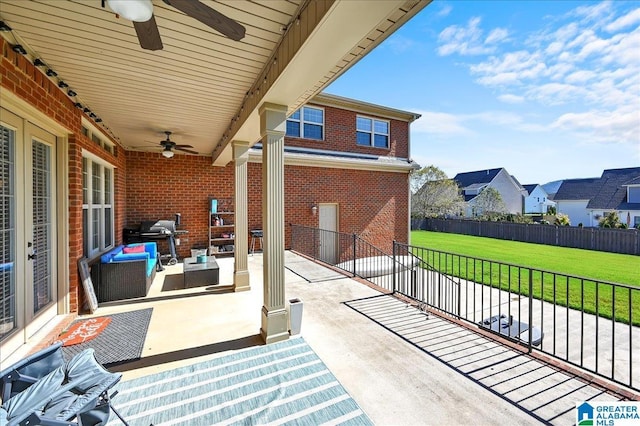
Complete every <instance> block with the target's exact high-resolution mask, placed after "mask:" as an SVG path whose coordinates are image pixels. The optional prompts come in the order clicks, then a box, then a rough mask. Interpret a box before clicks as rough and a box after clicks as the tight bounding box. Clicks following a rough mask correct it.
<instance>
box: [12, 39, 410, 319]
mask: <svg viewBox="0 0 640 426" xmlns="http://www.w3.org/2000/svg"><path fill="white" fill-rule="evenodd" d="M0 43H1V45H0V48H1V51H2V63H1V64H0V87H1V88H2V90H9V91H11V92H13V93H15V94H16V95H17V96H18V97H20V98H22V99H24V100H25V101H27V102H29V103H30V104H32V105H33V106H35V107H36V108H37V109H39V110H40V111H42V112H43V113H44V114H46V115H47V116H49V117H52V118H53V119H54V120H56V121H57V122H58V123H60V124H61V125H62V126H64V127H65V128H67V129H70V130H71V133H70V134H69V135H68V137H69V147H68V148H69V152H68V155H69V256H70V259H69V270H70V279H69V289H70V300H71V312H78V310H79V301H80V300H82V297H83V295H82V292H81V286H79V280H78V275H77V260H78V259H79V258H80V257H81V256H82V150H83V149H85V150H88V151H90V152H92V153H93V154H95V155H97V156H98V157H100V158H102V159H104V160H106V161H107V162H109V163H111V164H113V165H114V166H115V167H116V169H115V176H114V185H115V204H116V209H115V224H114V226H115V231H116V244H119V243H121V242H122V232H121V231H122V229H123V228H125V227H129V226H133V225H137V224H139V223H140V221H142V220H151V219H173V217H174V215H175V213H178V212H179V213H181V215H182V223H183V228H184V229H186V230H188V231H189V234H188V235H187V236H185V237H183V238H182V244H181V246H180V247H179V251H178V253H179V255H180V256H186V255H188V254H189V249H190V248H191V247H194V246H200V247H206V246H207V244H208V228H207V227H208V215H207V212H208V200H209V197H211V196H214V197H216V198H219V199H222V198H228V199H232V198H233V196H234V177H233V164H230V165H228V166H227V167H224V168H219V167H213V166H211V165H210V164H211V160H210V158H208V157H195V156H184V155H176V156H175V157H174V158H172V159H166V158H164V157H162V156H161V155H159V154H158V153H138V152H125V151H124V150H123V149H122V148H121V147H119V146H117V145H116V151H115V153H114V154H110V153H108V152H105V151H104V150H103V149H102V148H100V147H99V146H97V145H96V144H95V143H93V142H92V141H91V140H89V139H88V138H87V137H86V136H84V135H82V132H81V117H82V112H81V111H80V110H79V109H77V108H75V107H74V105H73V102H72V100H71V99H70V98H69V97H67V96H66V94H65V93H64V92H63V91H61V90H60V89H59V88H58V87H57V85H56V82H55V80H53V79H50V78H49V77H47V76H45V75H44V74H43V73H42V71H41V70H40V69H38V68H36V67H34V66H33V65H32V64H31V63H30V62H29V61H27V60H26V59H25V58H24V57H23V56H21V55H18V54H16V53H14V52H13V51H12V50H11V49H10V47H9V46H8V44H7V43H6V41H5V40H4V39H1V38H0ZM355 116H356V114H355V113H353V112H351V111H347V110H342V109H338V108H330V107H325V132H326V141H324V142H318V141H309V140H303V139H296V138H287V139H286V144H287V145H295V146H306V147H311V148H320V149H330V150H338V151H349V152H360V153H366V154H374V155H389V156H398V157H406V156H407V152H408V147H407V146H408V145H407V143H408V123H405V122H401V121H395V120H391V138H390V139H391V141H390V148H389V149H379V148H366V147H359V146H357V145H356V144H355ZM105 136H107V135H105ZM260 167H261V166H260V165H259V164H249V212H248V214H249V229H254V228H261V227H262V226H261V189H262V185H261V173H260V170H261V169H260ZM407 188H408V175H407V174H403V173H383V172H370V171H357V170H340V169H323V168H310V167H298V166H287V167H286V170H285V212H286V215H285V223H286V224H289V223H296V224H303V225H309V226H317V225H318V223H317V220H318V218H317V216H313V215H312V214H311V204H312V203H314V202H316V203H338V205H339V227H340V231H341V232H347V233H357V234H360V235H361V236H363V237H364V238H366V239H367V240H369V241H370V242H372V243H374V244H377V245H380V246H381V247H382V248H384V249H390V245H391V241H392V240H393V239H397V240H399V241H403V242H406V238H407V233H408V229H407V226H408V220H407V218H408V213H407V212H408V198H407ZM285 229H286V237H287V240H286V245H287V247H289V241H290V235H289V233H290V229H289V227H288V226H287V227H286V228H285ZM163 243H164V242H163ZM161 250H164V251H165V252H166V246H165V247H163V246H161Z"/></svg>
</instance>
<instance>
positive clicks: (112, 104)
mask: <svg viewBox="0 0 640 426" xmlns="http://www.w3.org/2000/svg"><path fill="white" fill-rule="evenodd" d="M152 1H153V6H154V15H155V19H156V22H157V24H158V28H159V31H160V35H161V37H162V42H163V44H164V49H163V50H159V51H148V50H144V49H142V48H141V47H140V45H139V44H138V39H137V37H136V33H135V30H134V28H133V25H132V23H131V22H129V21H127V20H125V19H123V18H118V17H117V16H116V15H115V14H114V13H113V12H112V11H111V10H110V9H108V8H102V7H101V0H64V1H63V0H32V1H25V0H1V1H0V19H1V20H3V21H4V22H6V23H7V24H8V25H10V26H11V27H12V29H13V31H12V32H11V33H1V34H2V36H3V37H5V38H6V39H7V40H8V41H9V42H10V43H19V44H22V45H23V46H25V47H26V48H27V50H28V52H29V58H30V59H31V60H33V59H35V58H40V59H41V60H43V61H44V62H45V63H46V64H47V65H48V66H49V67H50V68H51V69H53V70H55V72H57V74H58V77H57V78H54V80H58V79H59V80H64V81H65V83H67V84H68V85H69V86H70V88H72V89H73V90H74V91H75V92H77V93H78V96H77V99H76V100H77V101H78V102H81V103H82V104H83V105H86V106H87V107H89V108H90V109H91V110H92V111H93V112H94V113H95V114H96V115H97V116H99V117H100V118H102V120H103V123H102V124H101V125H100V126H104V127H105V128H107V129H108V131H109V133H110V134H111V135H112V136H114V137H115V138H116V140H117V141H118V142H119V143H120V144H122V146H124V147H125V148H126V149H131V150H157V151H158V152H160V151H161V147H160V145H159V141H160V140H161V139H163V138H164V134H163V131H165V130H170V131H172V132H174V135H173V136H172V140H174V141H175V142H176V143H184V144H190V145H193V146H194V150H195V151H197V152H199V153H201V154H203V155H210V154H211V153H212V152H214V151H215V148H216V146H218V144H219V143H220V142H221V141H222V140H223V139H224V138H223V135H224V134H225V132H227V133H228V129H229V128H230V126H231V127H233V123H234V117H235V118H236V121H237V120H238V118H237V117H238V116H239V115H240V114H241V109H242V106H243V104H244V102H245V101H246V99H247V93H249V92H250V90H251V89H252V87H255V86H256V82H258V81H259V79H262V78H263V77H264V74H265V72H267V71H268V69H269V66H270V63H271V61H273V56H274V52H276V51H277V48H278V46H279V45H281V44H282V39H283V36H284V35H285V33H286V29H287V28H288V27H289V26H290V25H296V24H299V21H298V22H296V21H297V20H298V18H299V17H300V15H301V13H302V11H303V9H304V8H306V7H307V6H308V5H309V3H307V0H254V1H239V0H201V1H202V3H204V4H206V5H208V6H210V7H212V8H214V9H216V10H218V11H219V12H221V13H223V14H225V15H227V16H228V17H230V18H232V19H234V20H236V21H238V22H239V23H241V24H242V25H244V26H245V27H246V36H245V38H244V39H242V40H241V41H239V42H236V41H233V40H230V39H228V38H226V37H224V36H223V35H222V34H220V33H218V32H216V31H215V30H213V29H211V28H209V27H207V26H205V25H204V24H202V23H200V22H199V21H197V20H195V19H193V18H191V17H189V16H186V15H184V14H183V13H181V12H179V11H178V10H177V9H175V8H173V7H171V6H168V5H166V4H165V3H164V2H162V1H161V0H152ZM312 1H313V2H315V1H320V2H321V3H322V4H324V5H331V4H333V2H332V1H330V0H312ZM393 3H394V6H393V10H394V11H395V13H394V14H392V15H391V16H390V17H388V18H387V19H385V20H384V21H383V22H380V23H379V24H378V25H377V26H376V28H371V33H369V34H367V35H366V36H365V37H364V38H363V39H362V40H363V41H362V43H359V44H358V45H356V46H352V49H350V52H349V54H348V55H347V57H345V58H343V60H341V61H339V62H338V63H336V64H335V65H334V66H333V67H332V69H331V71H330V72H328V73H327V74H326V76H325V77H324V78H323V79H321V80H320V81H314V82H312V84H309V85H308V89H307V90H306V91H305V92H304V93H300V94H299V96H298V97H297V99H296V102H294V103H295V104H297V105H299V104H302V103H304V101H306V100H307V99H308V98H310V97H311V96H313V95H315V94H316V93H318V92H319V91H320V90H322V89H323V88H324V87H326V85H328V84H329V83H330V82H331V81H333V80H334V79H335V78H336V77H337V76H338V75H340V74H341V73H342V72H344V70H346V69H347V68H348V67H349V66H350V64H351V63H355V61H357V59H359V57H361V56H362V55H363V54H364V53H366V52H368V51H369V50H370V46H369V45H371V46H373V45H377V44H378V43H379V40H377V39H379V38H380V40H381V39H384V38H386V36H388V35H389V34H390V33H391V32H393V31H394V30H395V29H396V28H397V27H398V26H399V25H400V24H401V23H403V22H404V21H405V20H406V19H408V17H409V16H413V15H414V14H415V13H417V10H419V9H422V8H423V7H424V6H426V4H427V3H428V1H426V0H425V1H420V0H413V1H395V2H393ZM416 6H419V7H416ZM327 8H328V6H327ZM412 9H413V10H412ZM408 12H409V13H408ZM405 15H406V16H405ZM43 69H44V68H43ZM265 70H266V71H265ZM238 124H241V123H238ZM251 142H254V141H251ZM219 149H220V147H219ZM219 149H218V151H219Z"/></svg>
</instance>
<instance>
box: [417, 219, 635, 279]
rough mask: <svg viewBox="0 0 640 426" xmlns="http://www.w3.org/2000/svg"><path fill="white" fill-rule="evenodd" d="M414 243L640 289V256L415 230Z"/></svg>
mask: <svg viewBox="0 0 640 426" xmlns="http://www.w3.org/2000/svg"><path fill="white" fill-rule="evenodd" d="M411 244H412V245H414V246H419V247H428V248H430V249H434V250H440V251H446V252H449V253H456V254H463V255H465V256H471V257H478V258H482V259H489V260H495V261H498V262H504V263H511V264H514V265H522V266H528V267H531V268H535V269H543V270H545V271H551V272H559V273H562V274H566V275H575V276H580V277H588V278H595V279H597V280H601V281H610V282H614V283H622V284H630V285H634V286H638V287H640V256H633V255H629V254H616V253H605V252H600V251H592V250H581V249H573V248H566V247H554V246H546V245H542V244H530V243H521V242H518V241H508V240H497V239H495V238H482V237H472V236H468V235H458V234H447V233H444V232H429V231H412V232H411Z"/></svg>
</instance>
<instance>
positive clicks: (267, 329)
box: [260, 306, 289, 344]
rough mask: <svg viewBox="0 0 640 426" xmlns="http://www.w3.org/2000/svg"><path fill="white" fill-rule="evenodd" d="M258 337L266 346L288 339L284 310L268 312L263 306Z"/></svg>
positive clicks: (287, 320) (286, 319) (285, 312)
mask: <svg viewBox="0 0 640 426" xmlns="http://www.w3.org/2000/svg"><path fill="white" fill-rule="evenodd" d="M260 335H261V336H262V339H263V340H264V342H265V343H266V344H269V343H275V342H279V341H281V340H287V339H289V318H288V316H287V311H286V309H284V308H283V309H278V310H274V311H268V310H267V308H266V307H265V306H263V307H262V327H261V328H260Z"/></svg>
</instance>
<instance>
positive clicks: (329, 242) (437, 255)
mask: <svg viewBox="0 0 640 426" xmlns="http://www.w3.org/2000/svg"><path fill="white" fill-rule="evenodd" d="M291 228H292V229H291V235H292V239H291V241H292V243H291V249H292V250H294V251H297V252H299V253H302V254H304V255H306V256H309V257H311V258H313V259H316V260H319V261H322V262H325V263H328V264H330V265H332V266H333V267H335V268H339V269H342V270H343V271H345V272H347V273H349V274H351V275H353V276H357V277H361V278H364V279H366V280H368V281H370V282H371V283H373V284H376V285H377V286H379V287H381V289H383V290H386V291H389V292H393V293H397V294H401V295H403V296H404V297H408V298H410V299H413V300H415V301H416V302H417V304H418V305H419V306H424V305H427V306H428V307H429V308H430V309H432V310H436V311H438V312H440V313H441V314H444V315H449V316H451V317H453V318H455V319H458V320H462V321H466V322H469V323H472V324H473V325H474V326H478V327H485V328H486V329H487V330H489V331H493V332H496V333H497V334H499V335H501V336H502V337H507V338H509V339H511V340H513V341H515V342H518V343H519V344H522V345H524V346H525V347H526V348H527V349H528V350H529V351H540V352H542V353H544V354H546V355H549V356H551V357H554V358H556V359H559V360H562V361H564V362H566V363H569V364H571V365H574V366H578V367H580V368H582V369H584V370H586V371H589V372H591V373H593V374H595V375H598V376H601V377H604V378H606V379H608V380H611V381H613V382H616V383H619V384H622V385H624V386H628V387H630V388H632V389H635V390H640V355H639V354H640V327H639V326H640V286H639V287H634V286H631V285H625V284H618V283H612V282H606V281H601V280H596V279H592V278H586V277H579V276H571V275H565V274H561V273H557V272H552V271H545V270H541V269H535V268H529V267H526V266H521V265H513V264H508V263H502V262H496V261H492V260H487V259H480V258H474V257H469V256H462V255H458V254H454V253H447V252H442V251H437V250H431V249H428V248H424V247H417V246H411V245H407V244H402V243H398V242H394V243H393V251H392V253H386V252H384V251H383V250H380V249H379V248H377V247H375V246H374V245H372V244H370V243H369V242H367V241H365V240H364V239H362V238H361V237H359V236H357V235H355V234H346V233H340V232H334V231H328V230H322V229H317V228H311V227H305V226H300V225H291ZM500 317H503V318H502V320H501V321H499V322H498V324H503V325H504V327H505V328H504V330H503V329H501V328H500V327H495V324H493V323H491V322H489V323H485V320H488V319H491V318H494V319H497V318H500ZM538 332H539V333H540V334H538ZM540 337H541V338H542V339H541V341H539V340H540ZM634 356H635V358H636V359H634Z"/></svg>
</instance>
